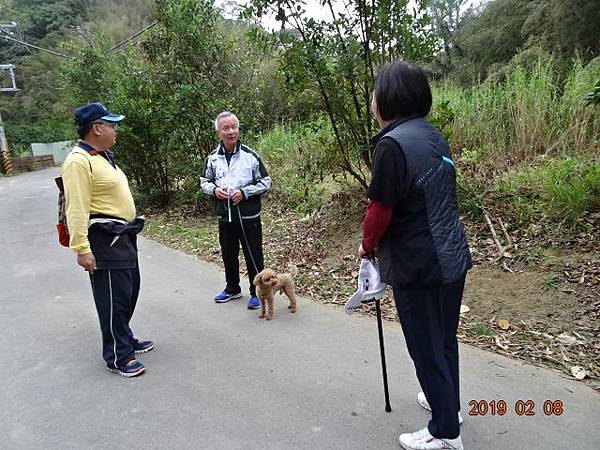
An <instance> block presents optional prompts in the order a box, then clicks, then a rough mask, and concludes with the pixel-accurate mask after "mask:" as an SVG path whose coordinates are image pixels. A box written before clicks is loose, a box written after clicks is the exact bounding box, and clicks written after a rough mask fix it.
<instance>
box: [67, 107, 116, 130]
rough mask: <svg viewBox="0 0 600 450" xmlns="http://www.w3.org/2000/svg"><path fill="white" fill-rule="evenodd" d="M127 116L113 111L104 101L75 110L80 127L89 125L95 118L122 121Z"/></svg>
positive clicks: (76, 120)
mask: <svg viewBox="0 0 600 450" xmlns="http://www.w3.org/2000/svg"><path fill="white" fill-rule="evenodd" d="M124 118H125V116H123V115H121V114H113V113H111V112H110V111H109V110H108V109H107V108H106V106H104V105H103V104H102V103H90V104H89V105H85V106H80V107H79V108H77V109H76V110H75V122H77V125H79V127H84V126H86V125H89V124H90V123H92V122H93V121H95V120H106V121H107V122H120V121H121V120H123V119H124Z"/></svg>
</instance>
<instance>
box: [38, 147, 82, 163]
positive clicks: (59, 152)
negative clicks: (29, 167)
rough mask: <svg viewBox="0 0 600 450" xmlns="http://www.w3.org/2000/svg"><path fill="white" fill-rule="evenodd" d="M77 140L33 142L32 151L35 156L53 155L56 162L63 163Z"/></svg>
mask: <svg viewBox="0 0 600 450" xmlns="http://www.w3.org/2000/svg"><path fill="white" fill-rule="evenodd" d="M74 144H75V141H62V142H49V143H45V144H37V143H36V144H31V152H32V153H33V156H40V155H52V156H53V157H54V163H55V164H60V163H62V162H63V161H64V160H65V158H66V157H67V155H68V154H69V152H70V151H71V149H72V148H73V145H74Z"/></svg>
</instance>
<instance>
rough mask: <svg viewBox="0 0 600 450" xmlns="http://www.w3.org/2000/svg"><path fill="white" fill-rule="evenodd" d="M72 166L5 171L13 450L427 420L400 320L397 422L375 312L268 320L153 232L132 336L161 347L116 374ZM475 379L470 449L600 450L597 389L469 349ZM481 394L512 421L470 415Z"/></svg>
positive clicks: (383, 432) (214, 443) (336, 435)
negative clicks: (61, 201) (62, 194)
mask: <svg viewBox="0 0 600 450" xmlns="http://www.w3.org/2000/svg"><path fill="white" fill-rule="evenodd" d="M57 172H58V170H57V169H48V170H44V171H39V172H33V173H25V174H21V175H19V176H15V177H4V178H0V330H1V332H0V382H1V386H2V389H1V393H0V448H2V449H11V450H12V449H109V448H110V449H131V450H134V449H261V450H266V449H397V448H399V444H398V441H397V437H398V435H399V433H401V432H408V431H414V430H416V429H419V428H422V427H423V426H424V425H425V424H426V421H427V420H428V413H427V412H426V411H425V410H423V409H422V408H421V407H419V406H418V405H417V403H416V394H417V391H418V385H417V381H416V377H415V375H414V370H413V366H412V363H411V361H410V359H409V357H408V354H407V352H406V349H405V345H404V341H403V338H402V334H401V330H400V327H399V325H398V324H396V323H386V324H385V338H386V345H387V358H388V376H389V382H390V394H391V405H392V408H393V410H392V412H391V413H386V412H385V411H384V400H383V388H382V382H381V366H380V361H379V347H378V339H377V327H376V322H375V321H374V320H373V319H369V318H361V317H355V316H347V315H346V314H344V312H343V311H342V310H341V309H340V308H338V307H333V306H329V305H322V304H317V303H314V302H312V301H310V300H309V299H300V302H299V311H298V313H296V314H290V313H289V312H288V311H287V308H286V303H285V301H284V300H283V299H279V301H277V299H276V310H275V319H274V320H273V321H271V322H267V321H265V320H259V319H258V318H257V312H256V311H249V310H247V309H246V308H245V301H246V299H247V297H245V298H244V299H243V300H237V301H232V302H229V303H226V304H220V305H218V304H215V303H214V302H213V301H212V297H213V296H214V294H215V293H216V292H218V291H220V289H221V288H222V287H223V284H224V281H223V280H224V276H223V273H222V272H221V271H220V270H218V268H217V267H215V266H213V265H211V264H208V263H205V262H202V261H199V260H197V259H195V258H193V257H190V256H187V255H184V254H182V253H180V252H177V251H174V250H170V249H168V248H166V247H164V246H162V245H160V244H157V243H155V242H153V241H150V240H146V239H141V242H140V266H141V273H142V291H141V295H140V300H139V302H138V307H137V310H136V313H135V315H134V319H133V321H132V329H133V330H134V332H135V333H136V335H137V336H138V337H140V338H144V339H153V340H154V341H155V344H156V348H155V350H154V351H152V352H150V353H148V354H146V355H141V357H140V359H141V360H142V361H143V362H144V363H145V364H146V366H147V372H146V374H145V375H143V376H141V377H139V378H135V379H124V378H122V377H119V376H116V375H114V374H110V373H108V372H107V371H106V370H105V368H104V362H103V360H102V358H101V354H100V331H99V327H98V323H97V317H96V311H95V308H94V304H93V300H92V296H91V289H90V286H89V280H88V277H87V274H86V273H85V272H84V271H83V270H82V269H81V268H79V267H78V266H77V265H76V263H75V257H74V255H73V254H72V252H71V251H70V250H68V249H66V248H63V247H60V246H59V244H58V242H57V239H56V232H55V228H54V226H55V221H56V187H55V185H54V182H53V177H54V176H55V175H56V174H57ZM243 289H244V291H245V292H246V293H247V285H246V286H244V288H243ZM461 377H462V381H461V383H462V385H461V394H462V405H463V415H464V417H465V422H464V424H463V425H462V428H461V435H462V437H463V443H464V445H465V449H468V450H474V449H590V450H591V449H599V448H600V431H599V424H600V396H599V395H598V393H596V392H594V391H593V390H592V389H590V388H588V387H587V386H585V385H583V384H581V383H578V382H576V381H573V380H569V379H566V378H564V377H563V376H562V375H561V374H559V373H556V372H553V371H550V370H545V369H541V368H537V367H533V366H530V365H527V364H523V363H521V362H518V361H513V360H510V359H507V358H504V357H501V356H498V355H495V354H491V353H487V352H484V351H481V350H479V349H476V348H471V347H469V346H466V345H463V346H461ZM471 400H477V401H480V400H485V401H488V402H490V401H492V400H495V401H500V400H504V401H505V402H506V403H507V412H506V414H504V415H498V414H496V415H492V409H491V408H490V409H489V410H488V411H487V413H486V414H485V415H478V416H470V415H469V414H468V412H469V411H470V410H471V407H470V406H469V402H470V401H471ZM519 400H523V401H527V400H532V401H533V402H535V407H534V412H535V415H530V416H528V415H519V414H517V412H516V410H515V406H516V403H517V402H518V401H519ZM546 400H551V401H556V400H560V401H562V403H563V405H564V406H563V409H564V412H563V413H562V415H560V416H558V415H554V414H553V415H545V414H544V412H543V404H544V402H545V401H546Z"/></svg>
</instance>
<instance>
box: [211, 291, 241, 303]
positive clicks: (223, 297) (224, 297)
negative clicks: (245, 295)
mask: <svg viewBox="0 0 600 450" xmlns="http://www.w3.org/2000/svg"><path fill="white" fill-rule="evenodd" d="M236 298H242V293H241V292H238V293H237V294H230V293H229V292H227V291H223V292H221V293H220V294H218V295H217V296H215V302H217V303H227V302H228V301H229V300H233V299H236Z"/></svg>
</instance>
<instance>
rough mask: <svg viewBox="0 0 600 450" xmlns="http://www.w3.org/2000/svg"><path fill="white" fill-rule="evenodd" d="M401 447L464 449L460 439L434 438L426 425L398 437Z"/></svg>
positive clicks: (438, 449) (412, 448) (418, 449)
mask: <svg viewBox="0 0 600 450" xmlns="http://www.w3.org/2000/svg"><path fill="white" fill-rule="evenodd" d="M398 440H399V441H400V445H401V446H402V448H405V449H406V450H464V447H463V445H462V439H461V438H460V436H458V437H457V438H455V439H438V438H434V437H433V436H432V435H431V434H430V433H429V430H428V429H427V427H425V428H424V429H422V430H419V431H415V432H414V433H404V434H401V435H400V437H399V438H398Z"/></svg>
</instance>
